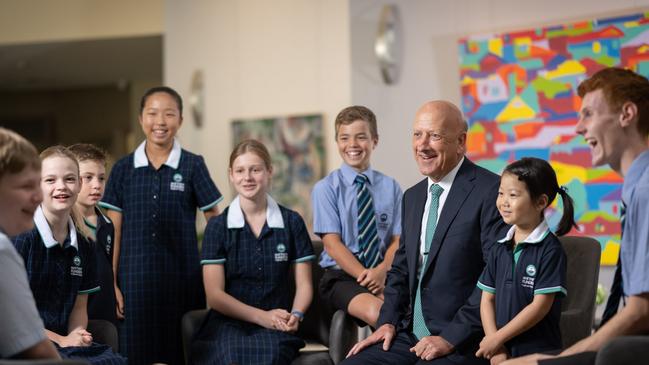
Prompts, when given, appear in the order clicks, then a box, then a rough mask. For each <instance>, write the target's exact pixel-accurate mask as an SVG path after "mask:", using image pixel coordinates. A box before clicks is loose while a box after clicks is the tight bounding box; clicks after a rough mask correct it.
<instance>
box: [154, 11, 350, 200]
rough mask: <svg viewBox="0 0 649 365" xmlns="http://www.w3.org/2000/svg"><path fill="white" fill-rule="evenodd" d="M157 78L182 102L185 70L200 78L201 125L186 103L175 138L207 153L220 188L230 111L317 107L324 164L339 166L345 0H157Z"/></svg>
mask: <svg viewBox="0 0 649 365" xmlns="http://www.w3.org/2000/svg"><path fill="white" fill-rule="evenodd" d="M165 7H166V16H165V43H164V60H165V62H164V78H165V83H167V84H168V85H170V86H172V87H175V88H177V90H178V91H179V92H180V93H181V94H182V95H183V96H184V97H185V99H186V100H188V99H189V95H190V84H191V77H192V72H193V71H194V70H195V69H202V70H203V73H204V78H205V86H204V87H205V105H206V107H205V116H204V126H203V128H202V129H197V128H196V127H195V126H194V123H193V120H192V116H191V112H190V110H189V106H187V109H186V111H185V113H184V114H185V122H184V124H183V127H182V129H181V131H180V138H181V141H182V143H183V145H185V146H187V147H188V148H189V149H191V150H192V151H194V152H196V153H200V154H202V155H203V156H204V157H205V160H206V162H207V165H208V167H209V169H210V172H211V174H212V178H213V179H214V180H215V182H216V184H217V185H218V186H219V188H220V189H221V191H222V192H223V193H224V195H226V200H225V202H224V204H221V208H225V206H226V205H227V204H228V203H229V198H230V188H229V187H228V179H227V163H228V157H229V154H230V151H231V149H232V146H231V141H230V140H231V132H230V122H231V121H232V120H233V119H235V118H249V117H263V116H283V115H288V114H301V113H314V112H315V113H323V114H324V118H325V122H324V124H325V128H324V130H325V134H326V135H328V136H330V137H328V138H327V141H326V143H327V144H326V149H327V161H328V165H327V166H328V168H332V167H335V166H337V165H338V164H339V162H338V161H339V160H338V159H337V152H336V150H335V144H334V141H333V137H332V136H333V126H332V124H333V122H332V120H333V118H334V117H335V115H336V113H337V112H338V111H339V109H341V108H342V107H344V106H346V105H347V104H348V103H349V101H350V100H351V91H350V88H351V85H350V82H351V81H350V80H351V76H350V59H351V57H350V54H349V49H350V46H349V14H348V4H347V1H345V0H335V1H331V0H327V1H320V0H274V1H266V0H240V1H231V0H219V1H210V0H198V1H193V2H192V3H191V6H188V5H187V3H185V2H180V1H174V0H167V1H166V3H165Z"/></svg>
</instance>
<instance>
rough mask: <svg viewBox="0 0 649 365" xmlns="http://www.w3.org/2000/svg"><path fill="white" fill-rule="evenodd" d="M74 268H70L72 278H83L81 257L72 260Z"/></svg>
mask: <svg viewBox="0 0 649 365" xmlns="http://www.w3.org/2000/svg"><path fill="white" fill-rule="evenodd" d="M72 263H73V264H74V266H71V267H70V275H71V276H83V268H82V267H81V257H79V256H75V257H74V258H73V259H72Z"/></svg>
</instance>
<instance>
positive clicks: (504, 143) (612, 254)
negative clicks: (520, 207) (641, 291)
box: [459, 13, 649, 265]
mask: <svg viewBox="0 0 649 365" xmlns="http://www.w3.org/2000/svg"><path fill="white" fill-rule="evenodd" d="M459 53H460V82H461V88H462V108H463V110H464V112H465V114H466V117H467V119H468V121H469V136H468V142H467V145H468V155H469V157H470V158H471V159H473V160H474V161H477V162H478V163H479V164H480V165H482V166H484V167H486V168H488V169H490V170H492V171H494V172H497V173H500V172H501V171H502V170H503V168H504V167H505V166H506V165H507V164H508V163H510V162H512V161H515V160H517V159H519V158H521V157H525V156H533V157H538V158H542V159H545V160H547V161H549V162H550V163H551V165H552V166H553V167H554V169H555V171H556V172H557V177H558V179H559V184H561V185H565V186H566V187H567V188H568V192H569V193H570V195H571V196H572V197H573V199H574V200H575V203H576V207H575V208H576V212H575V219H576V221H577V223H578V225H579V227H580V231H576V230H573V231H572V232H571V234H574V235H585V236H591V237H594V238H596V239H597V240H598V241H599V242H600V244H601V245H602V250H603V251H602V264H606V265H613V264H615V263H616V262H617V257H618V253H619V241H620V224H619V209H620V197H621V188H622V185H621V183H622V179H621V178H620V176H618V175H617V174H616V173H615V172H613V171H612V170H610V169H609V168H606V167H593V166H592V165H591V158H590V151H589V149H588V146H587V145H586V143H585V142H584V140H583V137H581V136H578V135H576V134H575V133H574V127H575V125H576V123H577V119H578V110H579V107H580V105H581V100H580V98H579V96H578V95H577V91H576V89H577V86H578V85H579V83H580V82H581V81H583V80H584V79H586V78H587V77H589V76H590V75H592V74H593V73H595V72H597V71H599V70H600V69H602V68H604V67H610V66H619V67H625V68H629V69H632V70H634V71H636V72H638V73H640V74H642V75H644V76H649V13H639V14H632V15H628V16H623V17H616V18H609V19H597V20H589V21H582V22H576V23H571V24H564V25H557V26H551V27H545V28H534V29H529V30H524V31H518V32H511V33H502V34H486V35H476V36H470V37H467V38H464V39H461V40H460V41H459ZM558 200H560V199H558ZM560 207H561V204H560V203H556V202H555V204H554V205H553V206H552V207H551V208H550V209H548V211H549V214H548V220H549V221H550V224H551V225H553V224H556V223H557V222H558V221H559V218H560V210H561V208H560Z"/></svg>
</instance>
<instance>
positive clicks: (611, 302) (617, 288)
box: [599, 202, 626, 327]
mask: <svg viewBox="0 0 649 365" xmlns="http://www.w3.org/2000/svg"><path fill="white" fill-rule="evenodd" d="M624 221H626V204H624V202H622V208H621V209H620V225H621V227H622V231H621V233H620V238H622V236H624ZM620 243H622V242H620ZM623 294H624V293H623V290H622V260H621V259H620V256H619V254H618V258H617V268H616V269H615V276H614V277H613V283H612V284H611V294H609V296H608V300H607V301H606V307H604V313H603V314H602V321H601V322H600V324H599V326H600V327H601V326H603V325H604V324H605V323H606V322H608V320H609V319H611V318H613V316H614V315H615V314H616V313H617V309H618V308H619V307H620V300H621V299H622V296H623Z"/></svg>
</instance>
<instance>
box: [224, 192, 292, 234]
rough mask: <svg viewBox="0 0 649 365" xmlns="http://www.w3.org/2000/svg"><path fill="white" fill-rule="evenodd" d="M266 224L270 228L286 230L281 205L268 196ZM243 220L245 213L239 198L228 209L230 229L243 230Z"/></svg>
mask: <svg viewBox="0 0 649 365" xmlns="http://www.w3.org/2000/svg"><path fill="white" fill-rule="evenodd" d="M266 201H267V203H266V223H267V224H268V228H284V219H282V212H281V211H280V210H279V205H277V202H276V201H275V199H273V198H272V197H271V196H270V195H268V194H266ZM245 223H246V222H245V219H244V218H243V211H242V210H241V202H240V201H239V196H238V195H237V197H236V198H234V200H233V201H232V203H230V208H229V209H228V228H243V226H244V224H245Z"/></svg>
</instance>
